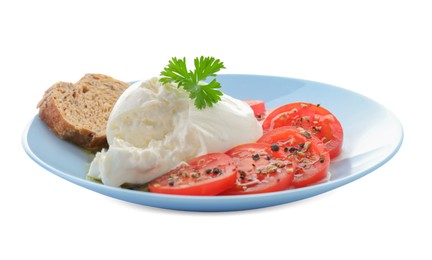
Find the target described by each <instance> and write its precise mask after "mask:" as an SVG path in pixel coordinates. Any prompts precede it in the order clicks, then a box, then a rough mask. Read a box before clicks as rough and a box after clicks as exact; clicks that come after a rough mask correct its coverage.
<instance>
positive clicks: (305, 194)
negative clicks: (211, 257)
mask: <svg viewBox="0 0 432 260" xmlns="http://www.w3.org/2000/svg"><path fill="white" fill-rule="evenodd" d="M218 79H219V80H220V81H221V82H226V83H227V84H232V83H231V82H238V81H239V80H240V81H241V82H246V83H247V82H249V83H250V82H255V81H263V82H269V81H278V82H279V81H280V82H282V85H283V82H284V81H286V82H287V83H288V82H290V81H292V82H295V83H299V82H300V83H302V84H304V86H302V87H305V86H308V87H309V86H313V87H315V90H317V89H319V88H327V89H330V90H335V91H339V92H340V91H342V92H343V93H344V94H347V95H352V96H353V97H356V98H359V99H363V100H364V101H366V102H368V103H370V104H372V105H374V106H376V107H377V108H380V109H383V110H385V111H386V112H387V113H388V116H390V117H393V118H392V120H393V121H394V124H395V125H394V126H393V127H396V126H397V127H398V128H397V129H396V128H393V129H394V130H395V131H398V135H397V137H395V142H393V144H391V149H390V150H386V152H385V156H382V158H380V159H379V160H378V161H376V162H374V163H373V164H372V165H370V166H369V167H367V168H366V169H364V170H361V171H359V172H355V173H354V174H350V175H347V176H343V177H341V178H337V179H334V180H331V179H330V180H328V181H326V182H322V183H319V184H315V185H313V186H309V187H304V188H300V189H291V190H284V191H279V192H271V193H264V194H254V195H241V196H178V195H165V194H155V193H150V192H141V191H134V190H128V189H122V188H117V187H110V186H105V185H103V184H100V183H96V182H93V181H91V180H88V179H86V178H81V177H77V176H74V175H72V174H70V173H68V172H66V171H63V170H61V169H58V168H56V167H53V166H52V165H50V164H49V163H47V162H45V161H44V160H42V159H41V158H40V157H41V156H40V154H38V153H37V152H35V149H34V148H35V147H32V146H31V145H30V143H31V140H29V136H30V135H31V134H34V133H35V131H36V130H39V129H40V128H41V127H42V128H43V127H45V128H46V129H45V130H44V131H49V130H48V129H47V127H46V126H45V125H44V124H43V123H42V122H41V120H40V119H39V117H38V115H36V116H35V117H34V118H33V119H32V120H31V121H30V122H29V123H28V125H27V127H26V128H25V130H24V132H23V134H22V145H23V148H24V150H25V152H26V153H27V154H28V156H29V157H30V158H31V159H33V160H34V161H35V162H36V163H37V164H39V165H40V166H42V167H43V168H45V169H46V170H48V171H49V172H51V173H54V174H55V175H57V176H59V177H61V178H63V179H66V180H68V181H70V182H72V183H75V184H77V185H80V186H82V187H84V188H87V189H90V190H93V191H95V192H98V193H101V194H104V195H107V196H110V197H113V198H116V199H119V200H123V201H127V202H131V203H135V204H140V205H145V206H150V207H156V208H164V209H172V210H182V211H204V212H214V211H215V212H219V211H239V210H249V209H257V208H265V207H271V206H276V205H280V204H286V203H290V202H294V201H298V200H301V199H306V198H309V197H312V196H315V195H318V194H321V193H324V192H327V191H330V190H333V189H335V188H338V187H340V186H343V185H345V184H347V183H350V182H352V181H354V180H357V179H359V178H361V177H363V176H365V175H366V174H368V173H370V172H373V171H374V170H376V169H377V168H379V167H381V166H382V165H384V164H385V163H387V162H388V161H389V160H390V159H391V158H392V157H393V156H394V155H395V154H396V153H397V152H398V150H399V148H400V147H401V145H402V141H403V129H402V125H401V124H400V122H399V121H398V119H397V118H396V116H394V115H393V114H392V113H391V112H390V111H388V110H387V109H386V108H384V107H383V106H382V105H380V104H379V103H377V102H375V101H373V100H371V99H369V98H367V97H365V96H362V95H360V94H357V93H355V92H352V91H349V90H346V89H343V88H340V87H336V86H332V85H329V84H325V83H319V82H314V81H309V80H302V79H295V78H288V77H278V76H265V75H247V74H221V75H219V76H218ZM246 79H248V80H246ZM251 80H252V81H251ZM246 83H245V87H246V88H247V87H248V86H247V84H246ZM222 84H223V83H222ZM278 84H279V83H278ZM241 88H242V87H240V91H242V90H241ZM300 88H301V87H300ZM223 90H224V89H223ZM294 91H296V90H294ZM243 92H244V90H243ZM228 94H231V95H233V94H232V93H228ZM258 94H259V93H258ZM233 96H234V97H236V96H235V95H233ZM286 96H291V93H288V94H287V95H286ZM244 99H246V98H244ZM249 99H259V98H258V97H249ZM278 100H279V101H280V102H285V101H284V100H283V98H282V97H281V98H279V99H276V102H275V99H273V100H265V101H266V104H271V105H272V106H273V107H276V106H278V105H280V104H278V103H279V101H278ZM302 101H305V102H306V101H307V102H312V103H313V101H314V100H302ZM329 110H330V111H332V109H331V108H329ZM338 117H339V116H338ZM341 122H342V125H343V127H345V126H344V124H343V121H342V120H341ZM41 125H43V126H41ZM37 127H39V128H37ZM55 138H56V137H55ZM57 141H58V142H64V141H62V140H60V139H58V140H57ZM62 145H63V144H62ZM64 145H69V146H71V145H70V144H68V143H66V142H64ZM345 145H346V144H345V143H344V146H345ZM72 149H78V150H80V148H78V147H74V148H72ZM81 152H82V153H83V154H85V152H84V151H81ZM87 156H88V155H87ZM336 159H337V158H336Z"/></svg>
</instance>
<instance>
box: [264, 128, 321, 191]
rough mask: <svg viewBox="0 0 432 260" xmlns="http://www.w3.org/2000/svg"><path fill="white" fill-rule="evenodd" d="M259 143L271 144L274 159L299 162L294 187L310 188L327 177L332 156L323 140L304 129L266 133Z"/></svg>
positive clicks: (288, 129)
mask: <svg viewBox="0 0 432 260" xmlns="http://www.w3.org/2000/svg"><path fill="white" fill-rule="evenodd" d="M257 142H262V143H268V144H271V149H272V150H273V152H274V153H273V155H274V157H278V158H294V159H295V161H296V162H297V168H296V172H295V174H294V180H293V182H292V186H293V187H295V188H300V187H305V186H309V185H311V184H314V183H317V182H319V181H322V180H324V179H325V178H326V177H327V173H328V168H329V164H330V155H329V152H328V150H327V147H326V146H325V145H324V143H323V142H321V140H319V139H318V138H316V137H315V136H313V135H312V134H310V133H309V132H308V131H307V130H305V129H303V128H296V127H290V126H283V127H279V128H276V129H273V130H271V131H269V132H267V133H265V134H264V135H263V136H262V137H261V138H260V139H258V141H257Z"/></svg>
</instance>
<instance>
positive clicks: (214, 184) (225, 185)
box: [148, 153, 237, 196]
mask: <svg viewBox="0 0 432 260" xmlns="http://www.w3.org/2000/svg"><path fill="white" fill-rule="evenodd" d="M236 178H237V171H236V165H235V162H234V160H233V159H232V158H231V157H229V156H228V155H226V154H224V153H210V154H206V155H203V156H199V157H196V158H194V159H191V160H189V161H188V162H187V164H183V165H180V166H179V167H177V168H175V169H173V170H171V171H170V172H168V173H166V174H164V175H162V176H161V177H159V178H157V179H155V180H153V181H151V182H150V183H149V185H148V187H149V190H150V191H151V192H155V193H164V194H175V195H201V196H207V195H208V196H211V195H217V194H219V193H221V192H222V191H224V190H226V189H229V188H231V187H232V186H233V185H234V183H235V181H236Z"/></svg>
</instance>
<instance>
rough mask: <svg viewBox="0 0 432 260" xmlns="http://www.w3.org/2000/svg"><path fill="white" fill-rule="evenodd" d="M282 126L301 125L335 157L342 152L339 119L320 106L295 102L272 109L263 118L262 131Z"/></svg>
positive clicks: (341, 133) (341, 130)
mask: <svg viewBox="0 0 432 260" xmlns="http://www.w3.org/2000/svg"><path fill="white" fill-rule="evenodd" d="M282 126H298V127H302V128H304V129H306V130H308V131H309V132H311V133H312V134H313V135H315V136H316V137H318V138H319V139H320V140H322V141H323V142H324V143H325V145H326V146H327V149H328V150H329V153H330V157H331V158H335V157H337V156H338V155H339V154H340V153H341V152H342V141H343V129H342V125H341V124H340V122H339V120H338V119H337V118H336V117H335V116H334V115H333V114H332V113H331V112H330V111H328V110H327V109H325V108H323V107H322V106H319V105H315V104H311V103H307V102H295V103H290V104H286V105H283V106H281V107H278V108H276V109H275V110H273V111H272V112H271V113H270V114H269V115H268V116H267V117H266V119H265V120H264V122H263V124H262V127H263V130H264V131H270V130H272V129H275V128H278V127H282Z"/></svg>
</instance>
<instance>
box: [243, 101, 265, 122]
mask: <svg viewBox="0 0 432 260" xmlns="http://www.w3.org/2000/svg"><path fill="white" fill-rule="evenodd" d="M244 102H246V103H247V104H248V105H249V106H250V107H251V108H252V110H253V112H254V115H255V118H256V119H257V120H263V119H264V116H265V114H266V108H265V103H264V101H262V100H250V99H247V100H244Z"/></svg>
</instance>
